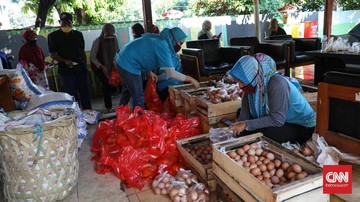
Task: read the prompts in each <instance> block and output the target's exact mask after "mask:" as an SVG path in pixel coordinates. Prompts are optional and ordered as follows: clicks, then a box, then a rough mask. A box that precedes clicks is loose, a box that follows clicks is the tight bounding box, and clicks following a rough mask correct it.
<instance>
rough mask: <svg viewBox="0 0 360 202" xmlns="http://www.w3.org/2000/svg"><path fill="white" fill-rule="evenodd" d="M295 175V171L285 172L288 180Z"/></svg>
mask: <svg viewBox="0 0 360 202" xmlns="http://www.w3.org/2000/svg"><path fill="white" fill-rule="evenodd" d="M295 175H296V173H294V172H289V173H287V174H286V178H287V179H288V180H291V178H293V177H294V176H295Z"/></svg>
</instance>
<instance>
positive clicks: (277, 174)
mask: <svg viewBox="0 0 360 202" xmlns="http://www.w3.org/2000/svg"><path fill="white" fill-rule="evenodd" d="M275 175H276V176H277V177H278V178H280V177H282V176H284V171H283V170H282V169H281V168H280V169H277V170H276V172H275Z"/></svg>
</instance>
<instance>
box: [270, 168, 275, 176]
mask: <svg viewBox="0 0 360 202" xmlns="http://www.w3.org/2000/svg"><path fill="white" fill-rule="evenodd" d="M275 172H276V170H275V168H274V169H272V170H270V171H269V173H270V175H271V176H274V175H275Z"/></svg>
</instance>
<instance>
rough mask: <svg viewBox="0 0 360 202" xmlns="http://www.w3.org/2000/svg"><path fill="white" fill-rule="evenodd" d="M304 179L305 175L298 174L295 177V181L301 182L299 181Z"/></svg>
mask: <svg viewBox="0 0 360 202" xmlns="http://www.w3.org/2000/svg"><path fill="white" fill-rule="evenodd" d="M305 177H306V175H305V174H303V173H299V174H298V175H297V176H296V179H297V180H301V179H303V178H305Z"/></svg>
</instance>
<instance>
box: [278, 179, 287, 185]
mask: <svg viewBox="0 0 360 202" xmlns="http://www.w3.org/2000/svg"><path fill="white" fill-rule="evenodd" d="M286 183H287V182H283V181H281V180H280V182H279V185H280V186H282V185H284V184H286Z"/></svg>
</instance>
